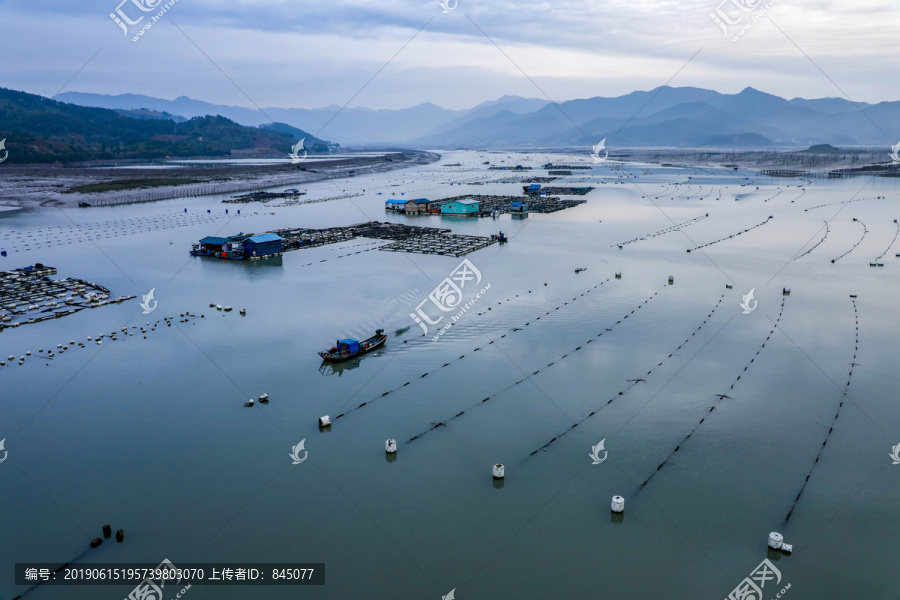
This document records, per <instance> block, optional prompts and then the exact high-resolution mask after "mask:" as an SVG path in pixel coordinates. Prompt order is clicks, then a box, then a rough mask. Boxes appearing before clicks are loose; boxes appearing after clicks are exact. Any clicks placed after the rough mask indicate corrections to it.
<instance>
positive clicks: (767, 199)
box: [766, 190, 784, 202]
mask: <svg viewBox="0 0 900 600" xmlns="http://www.w3.org/2000/svg"><path fill="white" fill-rule="evenodd" d="M783 191H784V190H778V193H777V194H775V195H774V196H772V197H770V198H766V202H768V201H769V200H774V199H775V198H777V197H778V196H779V195H780V194H781V192H783Z"/></svg>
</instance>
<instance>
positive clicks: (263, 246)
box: [244, 233, 284, 258]
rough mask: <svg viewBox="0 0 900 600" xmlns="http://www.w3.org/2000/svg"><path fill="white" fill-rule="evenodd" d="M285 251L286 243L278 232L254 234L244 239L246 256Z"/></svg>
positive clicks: (260, 255) (267, 254) (259, 255)
mask: <svg viewBox="0 0 900 600" xmlns="http://www.w3.org/2000/svg"><path fill="white" fill-rule="evenodd" d="M279 252H284V243H283V241H282V239H281V236H280V235H278V234H276V233H264V234H262V235H254V236H251V237H249V238H247V239H246V240H244V256H246V257H248V258H250V257H254V256H255V257H262V256H269V255H271V254H278V253H279Z"/></svg>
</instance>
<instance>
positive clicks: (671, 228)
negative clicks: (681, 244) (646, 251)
mask: <svg viewBox="0 0 900 600" xmlns="http://www.w3.org/2000/svg"><path fill="white" fill-rule="evenodd" d="M708 217H709V213H706V214H705V215H703V216H700V217H694V218H693V219H689V220H687V221H685V222H683V223H678V224H677V225H671V226H669V227H666V228H665V229H660V230H659V231H657V232H655V233H650V234H648V235H645V236H643V237H636V238H632V239H630V240H628V241H627V242H619V243H618V244H610V246H609V247H610V248H612V247H614V246H627V245H628V244H633V243H635V242H640V241H643V240H648V239H650V238H654V237H658V236H661V235H665V234H667V233H672V232H673V231H680V230H682V229H684V228H685V227H690V226H691V225H693V224H694V223H699V222H700V221H702V220H703V219H706V218H708Z"/></svg>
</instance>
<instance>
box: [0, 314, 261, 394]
mask: <svg viewBox="0 0 900 600" xmlns="http://www.w3.org/2000/svg"><path fill="white" fill-rule="evenodd" d="M211 306H214V307H216V308H218V309H219V310H221V311H222V312H223V313H225V312H230V311H231V307H230V306H229V307H222V306H221V305H216V304H212V305H211ZM226 308H227V309H228V310H226ZM240 314H241V315H246V314H247V311H246V309H244V308H242V309H241V310H240ZM223 316H224V314H223ZM197 318H198V315H196V314H193V313H191V312H184V313H181V314H180V315H179V320H178V322H179V323H189V322H190V320H191V319H197ZM199 318H200V319H204V318H206V315H205V314H201V315H199ZM174 321H175V318H174V317H171V316H166V317H163V318H162V319H159V320H157V321H155V322H153V323H149V322H148V323H145V324H144V325H132V326H131V328H130V329H129V328H128V327H127V326H123V327H121V328H119V329H118V330H114V331H112V332H110V333H100V334H99V335H97V336H96V337H94V336H90V335H89V336H87V341H88V342H93V343H94V344H95V345H97V346H102V345H103V340H104V339H106V340H108V341H111V342H115V341H117V340H121V339H124V338H126V337H134V336H135V335H136V334H137V333H140V334H141V335H142V336H143V339H145V340H146V339H147V334H148V333H152V332H154V331H156V329H157V327H160V326H162V325H165V326H166V327H171V326H172V323H174ZM76 346H78V347H79V348H86V347H87V346H86V345H85V343H84V342H76V341H75V340H72V341H70V342H69V343H68V344H63V343H60V344H57V345H56V352H54V351H53V350H48V351H47V352H46V353H45V352H44V349H43V348H41V349H40V350H38V353H37V354H36V355H34V357H35V358H36V359H41V360H53V359H54V358H58V357H59V356H61V355H62V354H63V353H65V352H66V351H67V350H70V349H72V348H75V347H76ZM29 356H32V353H31V351H30V350H28V351H26V352H25V354H24V355H22V356H21V357H20V358H19V362H18V364H19V365H23V364H25V362H26V357H29ZM14 358H15V356H13V355H10V358H9V361H10V363H9V364H10V366H11V365H12V361H13V360H14ZM6 365H7V363H6V361H0V367H5V366H6ZM46 365H47V366H49V365H50V363H49V362H48V363H46ZM266 398H268V396H266ZM260 401H263V399H262V398H260Z"/></svg>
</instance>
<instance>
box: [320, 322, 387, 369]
mask: <svg viewBox="0 0 900 600" xmlns="http://www.w3.org/2000/svg"><path fill="white" fill-rule="evenodd" d="M386 341H387V336H386V335H384V329H379V330H377V331H376V332H375V335H373V336H372V337H370V338H368V339H365V340H362V341H358V340H353V339H346V340H338V341H337V343H336V344H335V345H334V346H332V347H331V348H330V349H328V350H323V351H322V352H319V356H321V357H322V358H324V359H325V360H330V361H332V362H340V361H344V360H350V359H351V358H354V357H356V356H360V355H362V354H365V353H367V352H371V351H372V350H375V349H376V348H380V347H381V346H383V345H384V343H385V342H386Z"/></svg>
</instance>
